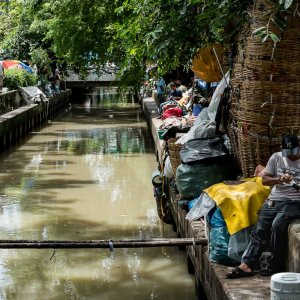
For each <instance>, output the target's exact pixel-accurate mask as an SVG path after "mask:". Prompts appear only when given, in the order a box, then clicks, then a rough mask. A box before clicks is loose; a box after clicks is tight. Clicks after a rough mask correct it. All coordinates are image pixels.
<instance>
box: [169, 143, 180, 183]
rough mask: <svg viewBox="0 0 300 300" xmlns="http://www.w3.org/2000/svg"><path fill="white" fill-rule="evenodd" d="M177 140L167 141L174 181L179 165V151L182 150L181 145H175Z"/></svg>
mask: <svg viewBox="0 0 300 300" xmlns="http://www.w3.org/2000/svg"><path fill="white" fill-rule="evenodd" d="M177 140H178V138H171V139H169V140H168V152H169V157H170V162H171V166H172V170H173V175H174V178H175V179H176V170H177V167H178V166H179V165H180V164H181V159H180V150H181V148H182V144H176V143H175V142H176V141H177Z"/></svg>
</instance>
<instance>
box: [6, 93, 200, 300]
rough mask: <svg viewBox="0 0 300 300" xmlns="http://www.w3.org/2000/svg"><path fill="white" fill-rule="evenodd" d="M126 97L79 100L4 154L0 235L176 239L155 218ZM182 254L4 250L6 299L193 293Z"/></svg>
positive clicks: (148, 153)
mask: <svg viewBox="0 0 300 300" xmlns="http://www.w3.org/2000/svg"><path fill="white" fill-rule="evenodd" d="M103 99H104V98H103ZM105 101H106V100H103V101H102V102H105ZM122 101H123V100H122ZM122 101H121V107H118V106H117V105H116V104H115V105H114V106H112V107H108V106H104V107H103V105H102V104H103V103H101V101H99V102H97V101H91V103H90V104H89V110H87V109H86V105H85V104H83V105H77V106H74V105H73V107H72V109H71V111H69V110H68V111H67V112H66V114H65V116H64V117H63V118H62V119H58V120H52V121H51V123H49V124H48V126H46V127H44V128H42V129H41V130H40V131H36V132H35V133H33V134H32V136H31V138H30V139H29V140H28V141H27V142H26V144H24V145H21V146H20V147H18V148H16V149H14V150H13V151H12V152H10V153H7V154H5V155H2V157H1V158H0V179H1V182H2V185H1V188H0V204H1V206H0V207H1V211H0V238H1V239H34V240H36V239H42V240H48V239H50V240H55V239H57V240H67V239H70V240H87V239H111V238H112V239H128V238H129V239H130V238H132V239H147V238H155V237H162V236H167V237H169V236H170V237H174V233H173V231H172V228H171V227H170V226H167V225H163V224H162V223H161V222H160V220H159V219H158V217H157V213H156V206H155V201H154V198H153V195H152V193H153V192H152V186H151V180H150V178H151V174H152V172H153V170H154V169H155V168H156V162H155V156H154V153H153V148H152V143H151V139H150V136H149V133H148V132H147V126H146V123H145V122H144V121H143V118H142V112H141V110H140V108H139V107H138V106H137V105H133V104H128V103H127V104H126V105H124V102H122ZM116 103H117V102H116ZM107 110H109V111H107ZM108 114H113V116H114V117H113V118H110V117H109V116H108ZM185 261H186V257H185V254H184V253H182V252H179V251H178V250H177V248H145V249H115V250H114V251H113V252H110V251H109V249H72V250H71V249H70V250H60V249H57V250H56V251H55V250H53V249H49V250H34V249H20V250H1V251H0V283H1V289H0V299H109V300H114V299H119V298H122V299H166V300H171V299H172V300H173V299H175V300H176V299H193V298H194V283H193V282H194V281H193V278H192V277H191V276H189V275H188V274H187V271H186V265H185Z"/></svg>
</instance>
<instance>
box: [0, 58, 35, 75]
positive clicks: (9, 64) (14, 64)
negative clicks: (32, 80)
mask: <svg viewBox="0 0 300 300" xmlns="http://www.w3.org/2000/svg"><path fill="white" fill-rule="evenodd" d="M1 64H2V66H3V68H4V69H23V70H25V71H27V72H29V73H33V70H32V69H31V68H30V67H29V66H27V65H26V64H24V63H22V62H21V61H19V60H12V59H7V60H2V61H1Z"/></svg>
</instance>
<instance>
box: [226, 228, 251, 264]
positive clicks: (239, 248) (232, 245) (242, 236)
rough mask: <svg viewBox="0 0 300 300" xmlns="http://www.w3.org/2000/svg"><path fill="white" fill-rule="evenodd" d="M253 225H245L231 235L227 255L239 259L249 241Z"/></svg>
mask: <svg viewBox="0 0 300 300" xmlns="http://www.w3.org/2000/svg"><path fill="white" fill-rule="evenodd" d="M252 228H253V226H250V227H246V228H244V229H242V230H240V231H238V232H236V233H235V234H233V235H231V236H230V238H229V242H228V256H229V257H230V258H232V259H234V260H236V261H241V258H242V255H243V253H244V251H245V250H246V248H247V246H248V244H249V242H250V234H251V231H252Z"/></svg>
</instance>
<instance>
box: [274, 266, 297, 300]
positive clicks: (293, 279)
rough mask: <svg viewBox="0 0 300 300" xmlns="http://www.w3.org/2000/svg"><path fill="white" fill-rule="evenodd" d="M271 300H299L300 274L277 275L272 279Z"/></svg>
mask: <svg viewBox="0 0 300 300" xmlns="http://www.w3.org/2000/svg"><path fill="white" fill-rule="evenodd" d="M270 288H271V300H299V299H300V273H289V272H287V273H277V274H274V275H273V276H272V277H271V286H270Z"/></svg>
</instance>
